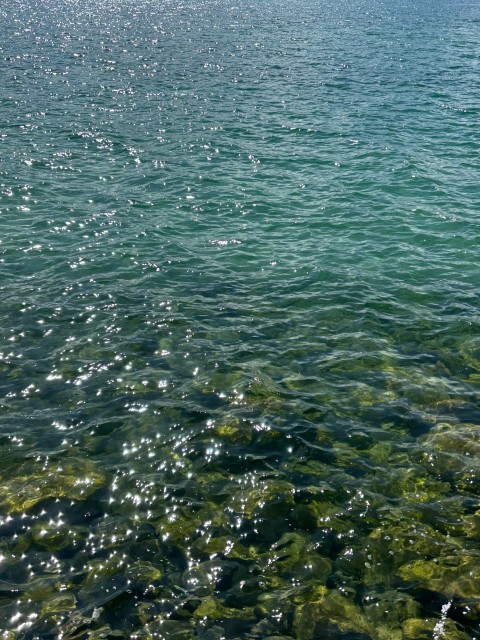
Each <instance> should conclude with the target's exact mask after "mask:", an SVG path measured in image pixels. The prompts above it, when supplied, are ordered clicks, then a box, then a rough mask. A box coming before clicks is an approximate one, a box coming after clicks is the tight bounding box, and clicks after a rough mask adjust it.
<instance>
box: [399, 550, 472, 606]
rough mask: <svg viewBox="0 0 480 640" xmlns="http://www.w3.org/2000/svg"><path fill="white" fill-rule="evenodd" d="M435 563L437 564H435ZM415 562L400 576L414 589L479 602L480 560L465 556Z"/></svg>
mask: <svg viewBox="0 0 480 640" xmlns="http://www.w3.org/2000/svg"><path fill="white" fill-rule="evenodd" d="M435 560H436V561H435ZM435 560H415V561H413V562H408V563H407V564H404V565H403V566H401V567H400V568H399V570H398V575H399V576H400V577H401V578H402V579H403V580H404V581H405V582H407V583H411V584H412V586H413V587H414V588H415V587H416V588H420V589H427V590H429V591H432V592H436V593H440V594H442V595H443V596H444V597H447V598H448V597H456V598H474V599H477V600H478V599H480V559H479V558H477V557H474V558H472V557H468V556H465V555H461V556H460V555H459V556H446V555H443V556H442V557H440V558H438V559H435Z"/></svg>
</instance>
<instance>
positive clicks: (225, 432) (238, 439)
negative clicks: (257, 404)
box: [214, 418, 253, 444]
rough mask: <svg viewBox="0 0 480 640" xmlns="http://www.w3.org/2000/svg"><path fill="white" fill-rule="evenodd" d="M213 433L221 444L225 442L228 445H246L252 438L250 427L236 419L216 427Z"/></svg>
mask: <svg viewBox="0 0 480 640" xmlns="http://www.w3.org/2000/svg"><path fill="white" fill-rule="evenodd" d="M214 433H215V435H216V436H217V437H219V438H220V439H221V440H222V442H227V443H228V444H248V443H249V442H251V441H252V438H253V433H252V427H251V425H249V424H248V423H246V422H244V421H240V420H238V418H237V419H234V420H231V421H230V422H228V423H227V424H219V425H217V426H216V427H215V431H214Z"/></svg>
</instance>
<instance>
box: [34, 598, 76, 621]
mask: <svg viewBox="0 0 480 640" xmlns="http://www.w3.org/2000/svg"><path fill="white" fill-rule="evenodd" d="M76 607H77V600H76V598H75V596H74V594H73V593H67V592H66V593H57V594H55V595H54V596H52V597H50V598H46V599H43V601H42V612H41V615H42V616H44V615H46V614H51V613H60V612H63V611H74V610H75V609H76Z"/></svg>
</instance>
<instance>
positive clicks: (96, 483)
mask: <svg viewBox="0 0 480 640" xmlns="http://www.w3.org/2000/svg"><path fill="white" fill-rule="evenodd" d="M105 484H106V476H105V475H104V474H103V473H101V472H100V471H99V470H98V469H97V468H96V466H95V465H94V464H93V463H92V462H90V461H88V460H80V459H77V458H68V459H67V460H65V461H53V460H49V461H48V462H46V463H36V464H35V463H33V462H28V463H25V464H24V465H22V466H21V467H20V468H19V469H18V470H17V469H16V470H15V471H14V472H13V473H12V470H9V472H8V474H7V473H4V475H3V478H2V483H1V485H0V508H2V509H4V510H5V511H6V513H9V514H12V513H21V512H23V511H27V510H28V509H30V508H31V507H33V506H35V505H36V504H38V503H39V502H41V501H42V500H46V499H47V498H67V499H69V500H86V499H87V498H88V497H89V496H91V495H92V494H93V493H94V492H95V491H96V490H97V489H99V488H100V487H103V486H105Z"/></svg>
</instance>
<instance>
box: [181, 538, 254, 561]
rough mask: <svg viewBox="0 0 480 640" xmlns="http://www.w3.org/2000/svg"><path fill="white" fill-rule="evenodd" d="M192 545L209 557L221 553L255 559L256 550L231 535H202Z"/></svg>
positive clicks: (231, 556)
mask: <svg viewBox="0 0 480 640" xmlns="http://www.w3.org/2000/svg"><path fill="white" fill-rule="evenodd" d="M192 547H193V549H196V550H197V551H200V552H201V553H202V554H205V555H208V556H210V557H212V556H216V555H222V556H227V557H229V558H239V559H241V560H255V559H256V558H257V551H256V549H255V548H254V547H246V546H244V545H243V544H241V543H240V542H238V541H237V540H235V539H234V538H233V536H219V537H215V536H202V537H200V538H197V540H195V542H194V543H193V545H192Z"/></svg>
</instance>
